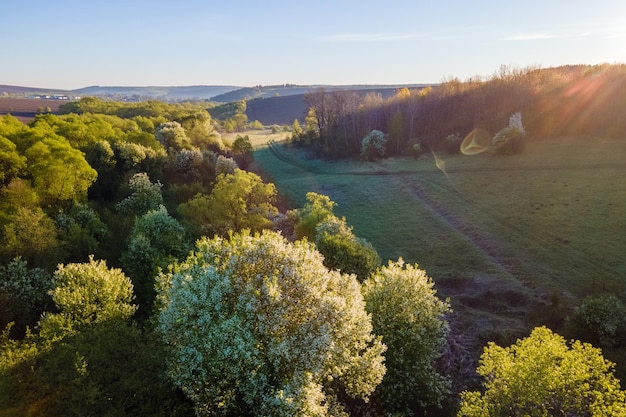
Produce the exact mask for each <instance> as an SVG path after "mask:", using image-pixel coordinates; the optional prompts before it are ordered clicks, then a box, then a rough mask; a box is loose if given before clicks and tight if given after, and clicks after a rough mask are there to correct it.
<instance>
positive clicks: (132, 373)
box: [0, 259, 193, 417]
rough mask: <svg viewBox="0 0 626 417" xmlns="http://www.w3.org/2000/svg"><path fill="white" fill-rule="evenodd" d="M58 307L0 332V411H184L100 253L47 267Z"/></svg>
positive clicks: (115, 273)
mask: <svg viewBox="0 0 626 417" xmlns="http://www.w3.org/2000/svg"><path fill="white" fill-rule="evenodd" d="M54 282H55V288H54V290H53V291H52V294H53V298H54V299H55V302H56V304H57V309H58V312H56V313H47V314H45V315H44V316H43V318H42V319H41V322H40V325H39V327H38V328H37V330H38V331H39V333H27V334H26V337H25V338H24V339H23V340H19V341H18V340H12V339H9V337H8V336H9V332H8V331H5V332H4V333H3V334H2V335H0V415H6V416H16V415H20V416H26V415H28V416H32V417H57V416H58V417H61V416H62V417H80V416H111V417H113V416H120V417H122V416H127V415H129V414H133V415H138V416H144V415H145V416H155V417H156V416H180V417H182V416H185V417H191V416H192V415H193V411H192V410H193V409H192V407H191V404H189V403H188V402H187V401H185V400H184V399H183V398H182V396H181V395H180V394H178V393H177V391H176V390H175V389H174V387H173V386H172V385H171V383H170V382H169V381H168V380H167V379H166V377H165V374H166V368H165V366H166V365H165V362H164V361H163V357H164V356H165V351H164V346H163V345H162V343H160V342H159V341H158V339H157V338H156V337H154V336H153V335H151V334H150V333H149V332H146V333H144V332H142V331H141V330H140V329H139V328H138V327H137V326H136V325H133V324H132V323H130V322H129V317H130V316H131V315H132V314H133V311H134V306H133V305H132V304H131V303H130V302H131V297H132V285H131V284H130V281H129V280H128V278H126V277H125V276H124V275H123V273H122V272H121V271H120V270H119V269H109V268H107V267H106V264H105V263H104V261H94V260H93V259H92V260H90V262H89V263H87V264H70V265H66V266H62V267H60V268H59V269H58V270H57V272H56V273H55V279H54Z"/></svg>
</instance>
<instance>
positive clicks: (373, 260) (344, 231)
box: [315, 216, 380, 281]
mask: <svg viewBox="0 0 626 417" xmlns="http://www.w3.org/2000/svg"><path fill="white" fill-rule="evenodd" d="M315 245H316V246H317V249H318V250H319V251H320V253H321V254H322V255H324V265H325V266H326V267H327V268H329V269H336V270H339V271H341V272H343V273H346V274H355V275H356V276H357V278H358V279H359V281H363V280H365V279H366V278H367V277H369V276H370V274H371V273H372V272H374V271H376V269H377V268H378V267H379V266H380V257H379V256H378V252H376V249H374V247H373V246H372V244H371V243H369V242H368V241H366V240H365V239H361V238H358V237H356V236H355V235H354V234H353V233H352V228H351V227H349V226H348V225H347V224H346V219H343V218H342V219H339V218H338V217H336V216H329V217H328V218H327V219H326V220H324V221H323V222H321V223H320V224H319V225H318V226H317V228H316V236H315Z"/></svg>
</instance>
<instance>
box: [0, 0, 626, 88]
mask: <svg viewBox="0 0 626 417" xmlns="http://www.w3.org/2000/svg"><path fill="white" fill-rule="evenodd" d="M0 39H2V44H1V45H2V46H1V47H0V84H7V85H18V86H28V87H38V88H57V89H77V88H81V87H86V86H91V85H101V86H186V85H234V86H242V87H243V86H255V85H275V84H285V83H289V84H300V85H318V84H330V85H347V84H370V85H373V84H420V83H438V82H441V81H444V80H447V79H451V78H459V79H461V80H465V79H468V78H469V77H489V76H490V75H492V74H494V73H496V72H498V71H499V69H500V67H501V66H503V65H504V66H507V67H509V68H526V67H540V68H548V67H554V66H560V65H569V64H601V63H611V64H613V63H626V1H624V0H593V1H579V0H567V1H562V0H542V1H536V0H517V1H515V0H508V1H503V0H499V1H486V0H463V1H460V0H454V1H446V0H429V1H423V0H378V1H370V0H361V1H352V0H347V1H342V0H335V1H327V0H307V1H298V0H290V1H284V0H277V1H271V0H267V1H259V0H256V1H248V0H239V1H229V0H218V1H214V0H176V1H174V0H172V1H162V0H107V1H85V0H56V1H50V0H47V1H42V0H29V1H27V2H21V1H15V0H0Z"/></svg>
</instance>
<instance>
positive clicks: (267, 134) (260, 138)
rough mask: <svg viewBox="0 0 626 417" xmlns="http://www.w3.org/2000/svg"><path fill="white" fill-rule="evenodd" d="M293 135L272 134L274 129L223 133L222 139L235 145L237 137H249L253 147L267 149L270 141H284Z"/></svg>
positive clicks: (285, 133)
mask: <svg viewBox="0 0 626 417" xmlns="http://www.w3.org/2000/svg"><path fill="white" fill-rule="evenodd" d="M290 135H291V134H290V133H289V132H278V133H272V129H263V130H248V131H246V132H235V133H223V134H222V139H223V140H225V141H227V142H230V143H233V142H234V141H235V139H237V136H248V138H249V139H250V143H251V144H252V146H253V147H255V148H259V147H265V146H266V145H267V143H268V142H270V141H282V140H285V139H287V138H288V137H289V136H290Z"/></svg>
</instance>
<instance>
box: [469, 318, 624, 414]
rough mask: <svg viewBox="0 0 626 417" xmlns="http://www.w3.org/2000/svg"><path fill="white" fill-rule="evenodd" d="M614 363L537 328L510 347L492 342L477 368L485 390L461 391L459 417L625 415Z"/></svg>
mask: <svg viewBox="0 0 626 417" xmlns="http://www.w3.org/2000/svg"><path fill="white" fill-rule="evenodd" d="M613 367H614V364H612V363H611V362H609V361H607V360H606V359H604V357H603V356H602V352H601V350H600V349H598V348H594V347H593V346H591V345H590V344H587V343H581V342H579V341H577V340H575V341H572V343H570V344H568V343H566V341H565V339H563V338H562V337H561V336H559V335H558V334H555V333H553V332H552V331H551V330H550V329H548V328H546V327H538V328H535V329H534V330H533V331H532V333H531V334H530V336H529V337H527V338H525V339H521V340H518V341H517V343H515V344H514V345H512V346H509V347H507V348H502V347H500V346H497V345H496V344H494V343H489V345H488V346H487V347H486V348H485V351H484V353H483V354H482V356H481V358H480V366H479V367H478V373H479V374H480V375H481V376H482V377H483V378H484V379H485V381H484V382H483V390H482V392H481V391H469V392H468V391H465V392H463V393H462V394H461V409H460V411H459V413H458V416H459V417H461V416H463V417H464V416H467V417H471V416H480V417H491V416H498V417H499V416H502V417H504V416H507V417H509V416H510V417H515V416H520V417H521V416H530V417H533V416H538V417H539V416H541V417H544V416H593V417H601V416H603V417H606V416H615V417H617V416H624V415H626V392H625V391H622V390H621V388H620V383H619V380H618V379H617V378H615V376H614V375H613Z"/></svg>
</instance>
